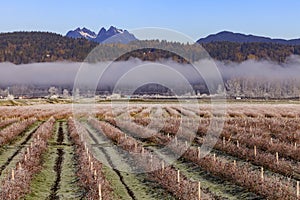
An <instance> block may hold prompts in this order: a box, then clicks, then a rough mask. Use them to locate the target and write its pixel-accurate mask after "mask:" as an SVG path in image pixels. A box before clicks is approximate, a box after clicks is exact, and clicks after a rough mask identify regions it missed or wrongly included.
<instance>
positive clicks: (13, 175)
mask: <svg viewBox="0 0 300 200" xmlns="http://www.w3.org/2000/svg"><path fill="white" fill-rule="evenodd" d="M11 180H13V181H14V180H15V170H14V169H12V170H11Z"/></svg>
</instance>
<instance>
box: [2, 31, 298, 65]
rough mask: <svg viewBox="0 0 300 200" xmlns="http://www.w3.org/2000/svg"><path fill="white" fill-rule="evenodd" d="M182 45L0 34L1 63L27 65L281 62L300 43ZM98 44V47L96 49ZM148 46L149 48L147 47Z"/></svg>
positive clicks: (39, 33)
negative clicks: (134, 61)
mask: <svg viewBox="0 0 300 200" xmlns="http://www.w3.org/2000/svg"><path fill="white" fill-rule="evenodd" d="M201 45H202V47H204V49H205V50H206V51H207V52H205V51H204V49H203V48H202V47H201V46H200V45H199V44H182V43H178V42H167V41H159V40H147V41H133V42H131V43H129V44H97V43H94V42H91V41H88V40H86V39H73V38H68V37H64V36H62V35H59V34H55V33H49V32H14V33H2V34H0V62H11V63H14V64H27V63H35V62H55V61H76V62H82V61H84V60H85V58H86V57H87V56H88V55H89V53H90V52H91V51H92V50H93V49H94V50H93V52H92V53H94V55H95V56H89V59H88V60H87V61H88V62H97V61H111V60H115V59H117V60H128V59H129V58H130V57H135V58H140V59H141V60H148V61H156V60H159V59H172V60H175V61H177V62H180V63H187V62H194V61H198V60H199V59H201V58H204V57H208V54H209V55H210V56H211V57H212V58H214V59H216V60H221V61H233V62H242V61H245V60H248V59H255V60H262V59H265V60H271V61H275V62H279V63H283V62H284V61H285V60H286V58H287V57H289V56H290V55H292V54H296V55H300V45H298V46H294V45H283V44H275V43H232V42H212V43H207V44H201ZM95 47H97V48H95ZM149 47H150V48H149ZM207 53H208V54H207ZM90 55H91V54H90Z"/></svg>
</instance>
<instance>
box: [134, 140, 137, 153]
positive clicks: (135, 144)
mask: <svg viewBox="0 0 300 200" xmlns="http://www.w3.org/2000/svg"><path fill="white" fill-rule="evenodd" d="M134 152H137V142H135V143H134Z"/></svg>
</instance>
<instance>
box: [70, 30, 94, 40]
mask: <svg viewBox="0 0 300 200" xmlns="http://www.w3.org/2000/svg"><path fill="white" fill-rule="evenodd" d="M66 36H67V37H71V38H86V39H95V38H96V37H97V35H96V33H95V32H93V31H91V30H89V29H87V28H82V29H81V28H77V29H75V30H73V31H69V32H68V33H67V35H66Z"/></svg>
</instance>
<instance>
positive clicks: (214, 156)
mask: <svg viewBox="0 0 300 200" xmlns="http://www.w3.org/2000/svg"><path fill="white" fill-rule="evenodd" d="M213 158H214V162H216V154H215V153H214V155H213Z"/></svg>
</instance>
